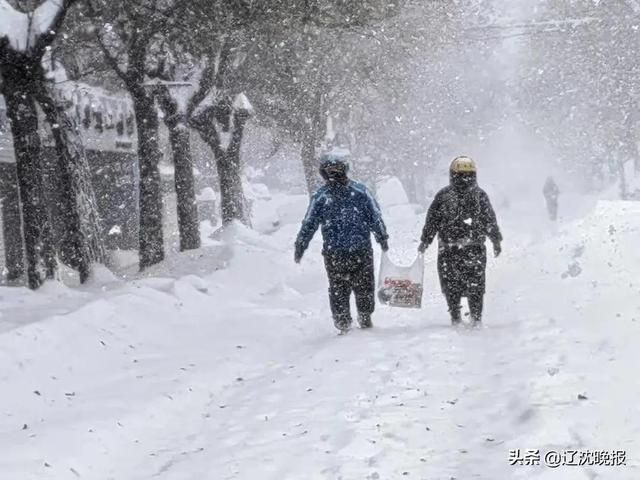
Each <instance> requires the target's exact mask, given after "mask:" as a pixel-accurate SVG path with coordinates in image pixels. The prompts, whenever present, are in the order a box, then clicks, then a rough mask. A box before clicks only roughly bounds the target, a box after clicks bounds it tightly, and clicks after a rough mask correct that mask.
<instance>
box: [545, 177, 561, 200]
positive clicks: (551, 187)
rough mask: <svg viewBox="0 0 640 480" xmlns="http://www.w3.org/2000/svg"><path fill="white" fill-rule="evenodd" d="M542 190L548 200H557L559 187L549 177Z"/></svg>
mask: <svg viewBox="0 0 640 480" xmlns="http://www.w3.org/2000/svg"><path fill="white" fill-rule="evenodd" d="M542 192H543V193H544V196H545V197H546V198H547V199H548V200H557V198H558V196H559V195H560V189H559V188H558V185H557V184H556V182H554V181H553V178H551V177H549V178H547V181H546V182H545V184H544V188H543V189H542Z"/></svg>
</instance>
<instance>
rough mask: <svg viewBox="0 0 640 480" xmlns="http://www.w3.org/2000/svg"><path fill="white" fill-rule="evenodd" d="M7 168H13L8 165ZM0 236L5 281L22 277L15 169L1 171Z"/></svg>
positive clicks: (22, 256)
mask: <svg viewBox="0 0 640 480" xmlns="http://www.w3.org/2000/svg"><path fill="white" fill-rule="evenodd" d="M7 167H14V165H13V164H8V165H7ZM3 170H4V171H3V176H4V177H5V178H4V182H3V188H2V193H3V198H2V236H3V238H4V258H5V267H6V269H7V280H17V279H19V278H20V277H22V275H24V248H23V246H22V218H21V215H20V196H19V195H18V185H17V181H18V179H17V176H16V171H15V168H5V169H3Z"/></svg>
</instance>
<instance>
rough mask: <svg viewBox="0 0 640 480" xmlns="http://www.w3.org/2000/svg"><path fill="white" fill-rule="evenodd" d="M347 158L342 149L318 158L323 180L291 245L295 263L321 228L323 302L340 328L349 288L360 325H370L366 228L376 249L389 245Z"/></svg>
mask: <svg viewBox="0 0 640 480" xmlns="http://www.w3.org/2000/svg"><path fill="white" fill-rule="evenodd" d="M348 160H349V156H348V154H346V153H342V152H338V153H336V152H330V153H325V154H324V155H322V157H321V158H320V175H322V178H324V180H325V181H326V184H325V185H324V186H323V187H322V188H320V189H319V190H318V191H317V192H316V193H315V194H313V196H312V197H311V201H310V203H309V208H308V210H307V214H306V216H305V217H304V220H303V221H302V227H301V228H300V233H298V237H297V240H296V244H295V261H296V263H299V262H300V260H301V259H302V256H303V254H304V252H305V250H306V249H307V247H308V246H309V243H310V242H311V239H312V238H313V235H314V234H315V232H316V230H317V229H318V227H320V226H321V227H322V228H321V230H322V238H323V241H324V242H323V249H322V254H323V256H324V263H325V267H326V270H327V276H328V277H329V303H330V305H331V313H332V315H333V321H334V325H335V326H336V328H337V329H338V330H340V331H342V332H344V331H347V330H349V328H350V327H351V312H350V308H349V300H350V297H351V292H353V293H354V294H355V297H356V306H357V309H358V323H359V325H360V327H361V328H370V327H371V326H372V322H371V314H372V313H373V311H374V309H375V276H374V271H373V249H372V246H371V233H373V235H374V236H375V239H376V241H377V242H378V243H379V244H380V247H381V248H382V251H385V252H386V251H387V250H388V249H389V246H388V243H387V239H388V238H389V236H388V235H387V229H386V227H385V224H384V222H383V220H382V213H381V211H380V207H379V206H378V203H377V202H376V200H375V199H374V198H373V195H372V194H371V192H370V191H369V190H368V189H367V187H366V186H364V185H363V184H361V183H358V182H354V181H353V180H350V179H349V177H348V176H347V173H348V171H349V163H348Z"/></svg>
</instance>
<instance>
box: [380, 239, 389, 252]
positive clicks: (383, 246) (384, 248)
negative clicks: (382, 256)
mask: <svg viewBox="0 0 640 480" xmlns="http://www.w3.org/2000/svg"><path fill="white" fill-rule="evenodd" d="M380 248H381V249H382V251H383V252H386V251H388V250H389V242H387V240H383V241H382V242H380Z"/></svg>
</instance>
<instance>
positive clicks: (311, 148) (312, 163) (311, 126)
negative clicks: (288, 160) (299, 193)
mask: <svg viewBox="0 0 640 480" xmlns="http://www.w3.org/2000/svg"><path fill="white" fill-rule="evenodd" d="M309 112H310V114H309V117H308V120H307V122H306V123H305V125H304V127H303V128H304V130H303V135H302V152H301V158H302V167H303V169H304V177H305V179H306V181H307V189H308V190H309V195H311V194H313V193H314V192H315V191H316V190H317V189H318V188H320V186H321V185H322V178H321V177H320V174H319V173H318V159H317V157H318V155H317V152H316V147H317V145H318V143H319V140H320V138H322V137H324V135H325V130H326V119H325V118H324V115H323V112H322V90H321V88H320V87H319V86H317V87H316V91H315V92H314V96H313V98H312V101H311V104H310V105H309ZM323 122H325V125H322V123H323ZM323 127H325V128H323Z"/></svg>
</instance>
